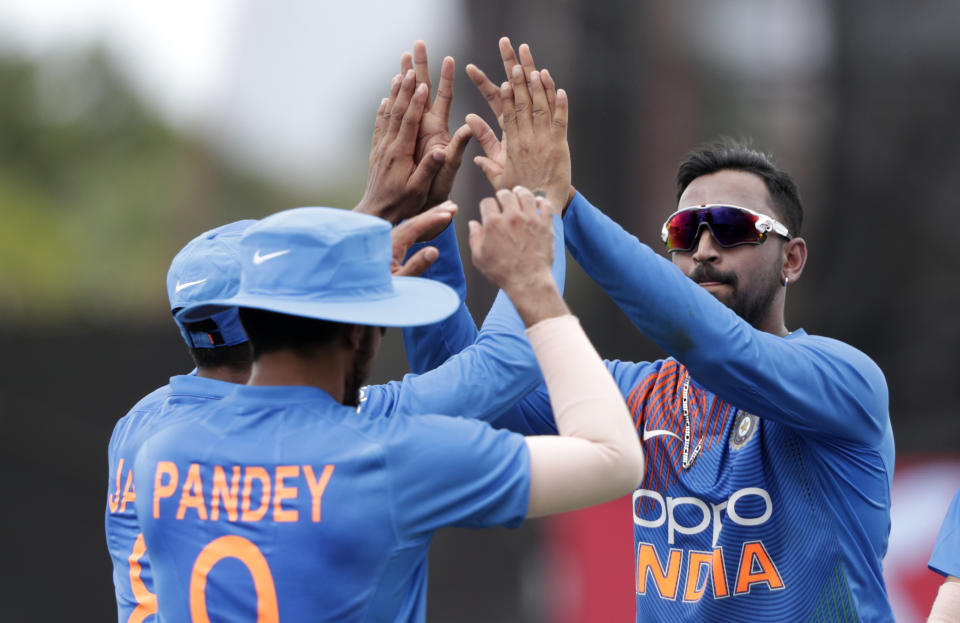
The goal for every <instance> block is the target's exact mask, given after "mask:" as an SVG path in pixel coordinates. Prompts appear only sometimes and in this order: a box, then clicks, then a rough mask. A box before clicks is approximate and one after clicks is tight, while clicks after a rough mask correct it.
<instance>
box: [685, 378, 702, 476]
mask: <svg viewBox="0 0 960 623" xmlns="http://www.w3.org/2000/svg"><path fill="white" fill-rule="evenodd" d="M681 405H682V407H683V458H682V460H683V469H690V466H691V465H693V462H694V461H696V460H697V455H698V454H700V450H701V449H702V448H703V437H702V436H701V437H700V441H698V442H697V447H696V448H694V449H693V455H691V454H690V375H689V374H687V378H685V379H684V380H683V394H682V401H681Z"/></svg>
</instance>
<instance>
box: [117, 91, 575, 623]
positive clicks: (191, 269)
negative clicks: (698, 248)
mask: <svg viewBox="0 0 960 623" xmlns="http://www.w3.org/2000/svg"><path fill="white" fill-rule="evenodd" d="M415 86H416V85H415V81H414V77H413V72H410V76H409V78H408V79H407V80H406V81H401V80H399V79H397V80H395V81H394V84H393V88H392V90H391V93H390V99H389V107H388V106H387V103H388V102H387V100H384V103H383V105H381V108H380V110H379V111H378V113H377V119H376V124H375V137H374V143H373V148H372V150H371V157H370V172H369V176H368V183H367V188H366V190H365V193H364V196H363V198H362V199H361V201H360V203H359V204H358V205H357V207H356V210H357V211H364V212H368V213H374V214H384V215H385V216H390V217H393V218H394V219H396V220H399V219H401V218H407V217H411V216H412V215H413V214H416V212H418V211H420V210H421V209H422V208H423V207H424V205H425V203H426V201H427V199H428V193H432V194H431V197H433V198H437V197H439V196H440V193H448V192H449V185H450V184H452V181H453V176H454V175H455V173H456V169H457V168H458V167H459V161H460V156H461V154H462V149H463V144H464V141H465V139H466V138H468V136H469V134H467V135H466V136H464V133H463V132H460V133H459V134H457V135H456V137H457V138H456V140H449V137H448V142H447V143H445V144H443V145H440V144H437V145H434V146H433V147H434V149H435V151H436V152H438V153H434V152H431V153H430V154H427V156H428V157H427V158H423V159H421V161H420V162H416V161H415V160H414V147H415V145H416V139H417V135H418V128H419V124H420V120H421V116H422V114H423V110H424V108H425V102H426V93H425V89H421V92H420V93H419V94H418V93H416V92H415ZM388 112H389V113H391V115H392V119H393V123H388V122H387V119H388V118H389V117H390V115H388V114H387V113H388ZM438 188H439V189H440V190H439V191H438ZM444 198H445V195H444ZM455 212H456V206H455V205H453V204H450V203H448V202H447V203H440V204H439V205H437V206H435V207H433V208H431V209H429V210H426V211H424V212H422V213H420V214H418V215H416V216H412V217H411V218H407V220H406V221H405V222H404V223H402V224H401V225H398V226H397V227H395V228H394V229H393V230H392V232H391V238H392V242H393V250H394V260H393V262H392V266H391V270H392V271H393V273H394V274H396V275H400V276H403V275H416V274H420V273H421V272H422V271H423V270H424V269H425V268H426V267H427V266H428V265H429V263H430V262H431V261H433V259H434V258H436V250H435V249H434V248H432V247H429V246H427V245H420V246H418V248H417V250H416V252H415V253H412V254H410V257H409V258H408V259H407V260H406V261H403V258H404V254H405V252H406V249H407V248H408V247H409V246H410V245H411V244H412V243H413V241H414V240H416V239H417V238H420V237H422V236H424V235H427V234H428V232H430V231H436V230H437V229H442V228H444V227H446V228H448V229H452V228H450V227H449V224H450V223H451V221H452V218H453V215H454V213H455ZM254 222H255V221H253V220H246V221H239V222H236V223H231V224H229V225H225V226H222V227H219V228H216V229H213V230H211V231H208V232H205V233H204V234H201V235H200V236H198V237H196V238H195V239H194V240H192V241H191V242H190V243H189V244H188V245H187V246H186V247H184V249H183V250H182V251H180V252H179V253H178V254H177V256H176V257H175V258H174V260H173V262H172V263H171V266H170V270H169V273H168V275H167V294H168V297H169V300H170V307H171V310H172V312H174V313H176V312H178V311H179V310H180V309H181V308H183V307H185V306H186V305H188V304H197V303H203V302H207V301H209V300H211V299H215V298H222V297H224V296H230V295H233V294H234V293H236V291H237V288H238V287H239V285H240V257H239V255H238V251H239V248H238V246H237V243H238V241H239V239H240V236H241V234H242V233H243V232H244V231H245V230H246V228H247V227H249V226H250V225H251V224H253V223H254ZM557 223H558V225H557V226H558V227H559V221H557ZM559 240H560V242H559V245H560V248H561V249H562V248H563V247H562V244H563V243H562V237H560V239H559ZM561 257H562V256H561ZM562 269H563V266H562V262H561V263H560V264H558V270H559V271H560V272H558V279H559V280H560V281H561V282H562V279H563V274H562ZM175 321H176V323H177V325H178V327H179V329H180V332H181V334H182V336H183V339H184V340H185V342H186V344H187V346H188V348H189V349H190V354H191V357H192V358H193V360H194V363H195V365H196V369H195V370H194V371H193V372H192V373H190V374H183V375H176V376H173V377H171V378H170V382H169V384H168V385H165V386H163V387H161V388H159V389H157V390H155V391H154V392H152V393H150V394H149V395H147V396H146V397H144V398H143V399H142V400H140V401H139V402H138V403H137V404H136V405H135V406H134V407H133V408H132V409H131V410H130V412H129V413H128V414H127V415H126V416H124V417H123V418H121V419H120V420H119V421H118V422H117V424H116V426H115V428H114V431H113V435H112V436H111V439H110V443H109V447H108V466H109V468H108V469H109V477H108V478H109V479H108V487H107V504H106V510H105V531H106V538H107V546H108V550H109V552H110V556H111V559H112V561H113V565H114V574H113V577H114V587H115V593H116V599H117V610H118V620H119V621H122V622H126V621H132V622H137V623H139V622H141V621H153V620H154V619H155V618H156V617H155V613H156V610H157V604H156V597H155V593H154V589H153V574H152V571H151V566H150V557H149V553H148V552H147V551H146V547H145V544H144V541H143V537H142V534H141V530H140V522H139V521H138V518H137V515H136V512H135V509H134V501H135V499H136V488H135V486H134V478H133V469H132V467H133V458H134V456H135V454H136V452H137V450H138V449H139V447H140V445H141V443H142V442H143V440H144V439H146V438H147V437H148V436H150V435H152V434H154V433H155V432H157V431H158V430H160V429H161V428H163V427H165V426H168V425H170V424H172V423H173V422H175V421H176V420H177V418H179V417H180V414H181V413H182V412H183V410H184V408H185V407H186V406H189V405H194V404H198V403H206V402H210V401H216V400H219V399H220V398H222V397H223V396H225V395H226V394H227V393H229V392H230V391H232V390H233V389H234V384H236V383H241V384H242V383H245V382H246V381H247V379H248V378H249V375H250V366H251V363H252V353H251V351H250V347H249V344H248V342H247V338H246V334H245V333H244V331H243V329H242V327H241V326H240V320H239V317H238V315H237V312H236V310H223V311H220V312H218V313H217V314H215V315H212V316H210V317H207V318H198V319H196V320H195V321H192V322H188V323H187V322H183V321H180V320H176V318H175ZM518 321H519V319H516V320H513V319H511V322H512V323H513V324H514V325H515V324H516V323H517V322H518ZM521 327H522V325H521ZM510 330H511V331H514V330H515V327H513V326H511V327H510ZM489 334H490V332H489V331H485V332H483V335H482V336H481V337H480V339H479V341H480V345H479V346H478V347H477V348H476V349H474V348H471V349H467V351H466V352H465V353H464V354H465V355H466V357H458V358H456V359H455V361H454V362H452V363H451V365H450V366H448V367H447V368H446V369H451V368H452V367H453V366H454V365H455V362H459V363H460V365H468V363H467V362H469V361H470V359H471V358H472V357H474V356H475V355H476V351H479V352H481V353H482V352H483V351H484V349H486V348H487V344H488V343H489V344H491V345H495V344H496V343H497V340H495V339H488V338H489ZM504 339H506V340H515V339H517V338H516V336H514V335H512V334H510V335H508V336H506V337H505V338H504ZM524 363H525V364H526V367H523V366H518V365H512V367H511V369H512V370H514V371H515V372H516V373H517V376H518V378H520V377H523V376H524V375H526V376H528V377H529V380H528V381H526V383H525V384H524V383H523V382H522V380H521V382H520V384H519V385H518V391H522V388H524V387H526V388H527V391H529V389H530V388H531V387H533V386H535V385H536V384H537V383H539V378H540V375H539V371H538V369H537V367H536V362H535V361H533V360H530V361H526V362H524ZM506 364H510V361H507V362H506ZM370 394H371V395H373V396H375V397H376V398H377V399H378V400H379V401H381V402H389V403H390V404H391V405H392V406H393V407H394V408H396V409H403V408H416V407H417V405H418V402H419V401H424V402H427V403H431V402H433V401H432V400H431V398H430V382H429V380H419V381H414V380H413V378H411V379H410V382H408V383H405V384H399V383H398V384H392V385H391V386H389V387H380V388H378V390H377V391H373V392H370ZM518 396H519V394H518ZM488 404H490V405H491V407H494V408H496V407H497V405H498V404H501V403H498V402H496V401H491V402H489V403H488Z"/></svg>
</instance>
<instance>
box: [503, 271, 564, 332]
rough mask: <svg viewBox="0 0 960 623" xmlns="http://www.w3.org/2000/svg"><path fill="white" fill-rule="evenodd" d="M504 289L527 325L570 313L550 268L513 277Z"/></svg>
mask: <svg viewBox="0 0 960 623" xmlns="http://www.w3.org/2000/svg"><path fill="white" fill-rule="evenodd" d="M503 291H504V292H506V293H507V296H509V297H510V300H511V301H512V302H513V306H514V307H516V308H517V313H519V314H520V318H522V319H523V323H524V325H525V326H527V327H530V326H533V325H535V324H537V323H538V322H541V321H543V320H546V319H547V318H554V317H557V316H563V315H566V314H569V313H570V310H569V309H568V308H567V304H566V303H565V302H564V301H563V297H562V296H560V291H559V290H558V289H557V284H556V282H555V281H554V280H553V275H552V274H551V273H550V271H549V269H546V270H544V271H541V272H538V273H537V274H535V275H530V276H528V277H523V276H520V277H518V278H515V279H512V280H511V281H510V282H508V283H505V284H504V285H503Z"/></svg>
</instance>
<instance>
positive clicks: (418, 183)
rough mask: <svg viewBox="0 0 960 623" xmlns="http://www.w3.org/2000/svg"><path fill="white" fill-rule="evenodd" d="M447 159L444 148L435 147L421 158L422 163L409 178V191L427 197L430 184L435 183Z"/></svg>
mask: <svg viewBox="0 0 960 623" xmlns="http://www.w3.org/2000/svg"><path fill="white" fill-rule="evenodd" d="M445 160H446V154H444V153H443V150H442V149H435V150H433V151H431V152H430V153H429V154H428V155H426V156H424V157H423V158H421V159H420V164H418V165H417V168H416V169H415V170H414V172H413V173H412V174H411V175H410V179H409V180H407V192H408V193H411V194H417V195H423V196H424V197H425V196H426V194H427V192H428V191H429V190H430V185H431V184H433V178H435V177H436V176H437V173H438V172H439V171H440V169H441V168H442V167H443V163H444V161H445ZM420 205H421V206H422V205H423V204H422V203H421V204H420Z"/></svg>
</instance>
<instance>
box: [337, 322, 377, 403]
mask: <svg viewBox="0 0 960 623" xmlns="http://www.w3.org/2000/svg"><path fill="white" fill-rule="evenodd" d="M374 331H379V329H377V328H376V327H365V328H364V331H363V337H362V338H361V339H360V346H359V347H357V354H356V356H355V357H354V358H353V368H352V369H351V370H350V374H348V375H347V378H346V379H345V381H344V383H345V385H344V391H343V404H344V405H346V406H348V407H356V406H358V405H359V404H360V388H361V387H363V386H364V385H366V383H367V377H368V376H369V375H370V369H371V368H372V367H373V358H374V357H375V356H376V354H377V353H376V349H375V348H374V345H373V341H374V337H373V332H374Z"/></svg>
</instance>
